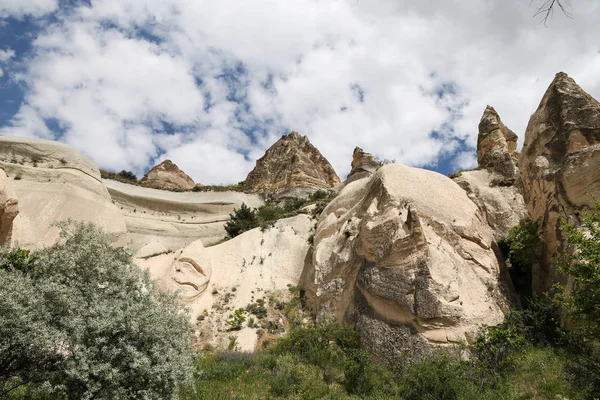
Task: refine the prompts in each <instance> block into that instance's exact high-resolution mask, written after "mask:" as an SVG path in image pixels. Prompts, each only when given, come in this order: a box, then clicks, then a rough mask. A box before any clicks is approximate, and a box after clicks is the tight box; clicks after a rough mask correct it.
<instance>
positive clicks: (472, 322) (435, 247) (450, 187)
mask: <svg viewBox="0 0 600 400" xmlns="http://www.w3.org/2000/svg"><path fill="white" fill-rule="evenodd" d="M505 277H506V271H505V269H504V266H503V265H502V264H501V263H500V261H499V258H498V252H497V246H496V244H495V242H494V238H493V233H492V230H491V229H490V227H489V226H488V225H487V223H486V222H485V219H484V217H483V216H482V215H481V213H480V212H479V210H478V208H477V206H476V205H475V204H474V203H473V202H472V201H471V200H470V199H469V198H468V197H467V195H466V193H465V192H464V191H463V190H462V189H461V188H460V187H459V186H458V185H457V184H456V183H454V182H453V181H452V180H451V179H449V178H447V177H445V176H443V175H440V174H438V173H435V172H432V171H426V170H421V169H416V168H410V167H406V166H403V165H399V164H390V165H386V166H383V167H381V168H380V169H379V170H378V171H377V172H376V173H375V174H374V175H373V176H372V177H371V178H365V179H360V180H357V181H354V182H351V183H349V184H348V185H346V186H345V187H344V188H343V189H342V190H341V191H340V193H339V194H338V196H337V197H336V198H335V199H334V200H333V201H332V202H331V203H330V204H329V205H328V206H327V208H326V209H325V210H324V211H323V213H322V214H321V217H320V219H319V222H318V226H317V232H316V234H315V237H314V245H313V251H312V255H311V256H310V257H308V258H307V265H306V266H305V269H304V271H303V274H302V278H301V285H302V286H303V287H304V289H305V290H306V298H307V304H308V305H309V306H310V307H311V308H312V309H313V310H314V312H315V313H316V317H317V319H318V320H319V319H324V318H328V317H330V316H334V317H335V318H336V319H337V320H339V321H345V322H354V323H355V325H356V327H357V329H358V331H359V333H360V335H361V341H362V343H363V344H364V345H365V346H366V347H367V348H368V349H370V350H372V351H374V352H375V353H377V354H379V355H380V356H381V357H382V358H383V359H385V360H387V361H389V362H393V361H394V360H395V359H396V358H397V357H398V356H401V352H402V351H403V350H410V351H412V352H416V353H419V351H423V352H425V351H427V349H430V348H431V347H432V345H443V344H448V343H456V342H462V341H471V340H472V339H473V338H474V336H475V335H476V332H477V330H478V329H479V328H480V327H481V326H482V325H494V324H497V323H500V322H501V321H502V320H503V318H504V314H505V312H506V311H507V310H508V306H509V300H508V299H509V297H510V295H511V292H510V289H509V288H508V287H507V286H505V283H504V282H506V278H505ZM507 285H508V284H507Z"/></svg>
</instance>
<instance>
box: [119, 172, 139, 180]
mask: <svg viewBox="0 0 600 400" xmlns="http://www.w3.org/2000/svg"><path fill="white" fill-rule="evenodd" d="M117 175H119V176H120V177H121V178H123V179H126V180H128V181H134V182H137V180H138V178H137V176H135V174H134V173H133V172H131V171H125V170H122V171H121V172H119V173H118V174H117Z"/></svg>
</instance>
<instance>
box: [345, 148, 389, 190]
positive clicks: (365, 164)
mask: <svg viewBox="0 0 600 400" xmlns="http://www.w3.org/2000/svg"><path fill="white" fill-rule="evenodd" d="M381 165H382V164H381V162H379V161H377V159H376V158H375V156H373V155H372V154H371V153H367V152H365V151H364V150H363V149H361V148H360V147H356V148H354V152H353V153H352V164H351V167H352V169H351V170H350V173H349V174H348V177H347V178H346V181H345V183H350V182H353V181H355V180H357V179H362V178H366V177H368V176H371V175H373V173H375V171H377V170H378V169H379V168H381Z"/></svg>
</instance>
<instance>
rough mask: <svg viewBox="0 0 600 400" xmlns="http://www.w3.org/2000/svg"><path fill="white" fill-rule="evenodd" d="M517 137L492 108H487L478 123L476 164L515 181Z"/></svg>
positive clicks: (516, 174) (516, 173)
mask: <svg viewBox="0 0 600 400" xmlns="http://www.w3.org/2000/svg"><path fill="white" fill-rule="evenodd" d="M517 158H518V153H517V135H516V134H515V133H514V132H513V131H511V130H510V129H508V128H507V127H506V125H504V124H503V123H502V120H501V119H500V116H499V115H498V113H497V112H496V110H494V108H493V107H490V106H487V107H486V109H485V111H484V113H483V116H482V117H481V121H480V122H479V135H478V137H477V164H478V165H479V167H480V168H486V169H488V170H490V171H493V172H495V173H498V174H500V175H502V176H503V177H505V178H510V179H515V178H516V177H517V176H518V169H517V165H516V164H517Z"/></svg>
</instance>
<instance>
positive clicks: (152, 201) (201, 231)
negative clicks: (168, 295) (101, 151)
mask: <svg viewBox="0 0 600 400" xmlns="http://www.w3.org/2000/svg"><path fill="white" fill-rule="evenodd" d="M103 183H104V185H105V186H106V187H107V188H108V191H109V193H110V196H111V197H112V200H113V201H114V203H115V204H116V205H117V207H118V208H119V210H120V212H121V213H122V215H123V218H124V220H125V224H126V226H127V231H128V237H129V240H130V244H129V245H130V246H131V247H132V248H133V249H134V250H138V249H140V248H142V247H144V246H146V245H148V244H150V243H153V242H158V244H156V247H157V248H161V246H162V248H164V249H166V250H170V251H173V250H177V249H179V248H181V247H184V246H186V245H188V244H190V243H191V242H194V241H196V240H198V239H201V240H202V242H203V243H204V244H205V245H209V244H211V243H214V242H217V241H219V240H221V239H222V238H223V237H224V236H225V235H226V232H225V229H224V224H225V222H227V221H228V220H229V214H231V213H232V212H233V210H234V209H236V208H240V207H241V205H242V203H246V205H248V206H249V207H252V208H253V207H259V206H261V205H262V204H263V202H262V200H261V199H260V198H259V197H258V196H256V195H251V194H245V193H240V192H185V193H178V192H170V191H165V190H157V189H151V188H145V187H140V186H134V185H128V184H126V183H121V182H117V181H113V180H109V179H104V180H103Z"/></svg>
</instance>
